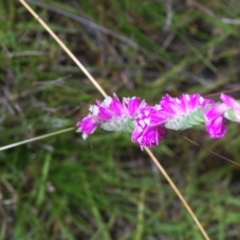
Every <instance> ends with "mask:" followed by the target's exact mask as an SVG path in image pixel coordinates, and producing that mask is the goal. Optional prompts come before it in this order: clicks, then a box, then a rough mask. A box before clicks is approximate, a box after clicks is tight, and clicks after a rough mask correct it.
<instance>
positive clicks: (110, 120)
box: [77, 94, 146, 139]
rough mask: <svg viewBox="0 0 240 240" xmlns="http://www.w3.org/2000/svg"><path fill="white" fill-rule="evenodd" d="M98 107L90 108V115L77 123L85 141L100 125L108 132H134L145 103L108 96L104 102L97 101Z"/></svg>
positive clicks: (136, 99)
mask: <svg viewBox="0 0 240 240" xmlns="http://www.w3.org/2000/svg"><path fill="white" fill-rule="evenodd" d="M96 103H97V105H92V106H90V109H89V111H90V114H89V115H88V116H87V117H85V118H83V119H82V120H81V121H79V122H78V123H77V127H78V132H82V133H83V139H86V138H87V136H88V135H90V134H92V133H93V132H94V131H95V130H96V128H97V126H98V124H100V126H101V127H102V128H103V129H105V130H108V131H124V132H131V133H132V131H133V129H134V127H135V125H134V116H135V114H136V112H137V111H138V110H139V109H141V108H143V107H145V106H146V103H145V101H144V100H143V101H142V100H141V99H140V98H139V97H132V98H123V100H122V101H120V100H119V99H118V97H117V95H115V94H114V96H113V98H112V97H109V96H107V97H106V98H105V100H104V101H102V102H101V101H99V100H96Z"/></svg>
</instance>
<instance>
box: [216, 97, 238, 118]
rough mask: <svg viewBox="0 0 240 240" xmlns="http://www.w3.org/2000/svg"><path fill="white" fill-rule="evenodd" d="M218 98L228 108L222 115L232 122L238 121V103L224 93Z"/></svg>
mask: <svg viewBox="0 0 240 240" xmlns="http://www.w3.org/2000/svg"><path fill="white" fill-rule="evenodd" d="M220 99H221V100H222V101H223V103H225V105H226V106H227V108H228V109H227V111H226V112H225V114H224V117H226V118H227V119H229V120H231V121H234V122H240V103H239V102H238V101H237V100H235V99H234V98H233V97H230V96H228V95H227V94H224V93H222V94H221V96H220Z"/></svg>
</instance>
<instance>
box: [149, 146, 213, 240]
mask: <svg viewBox="0 0 240 240" xmlns="http://www.w3.org/2000/svg"><path fill="white" fill-rule="evenodd" d="M144 149H145V151H146V152H147V154H148V155H149V156H150V157H151V159H152V160H153V162H154V163H155V164H156V166H157V168H158V169H159V170H160V172H161V173H162V174H163V176H164V177H165V178H166V179H167V181H168V183H169V184H170V185H171V187H172V189H173V190H174V192H175V193H176V194H177V195H178V197H179V199H180V200H181V202H182V203H183V205H184V207H185V208H186V209H187V211H188V212H189V214H190V215H191V217H192V218H193V220H194V222H195V223H196V225H197V226H198V228H199V230H200V231H201V233H202V235H203V236H204V238H205V239H206V240H210V238H209V237H208V235H207V233H206V231H205V230H204V228H203V227H202V225H201V223H200V222H199V220H198V219H197V217H196V215H195V214H194V212H193V210H192V209H191V208H190V206H189V205H188V203H187V202H186V200H185V199H184V197H183V195H182V194H181V193H180V191H179V190H178V188H177V187H176V185H175V184H174V182H173V181H172V180H171V178H170V177H169V175H168V174H167V172H166V171H165V169H164V168H163V167H162V165H161V164H160V163H159V161H158V160H157V158H156V157H155V156H154V155H153V153H152V152H151V151H150V149H149V148H146V147H144Z"/></svg>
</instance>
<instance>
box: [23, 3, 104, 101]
mask: <svg viewBox="0 0 240 240" xmlns="http://www.w3.org/2000/svg"><path fill="white" fill-rule="evenodd" d="M19 2H21V3H22V5H23V6H24V7H25V8H26V9H27V10H28V11H29V12H30V13H31V14H32V15H33V16H34V17H35V18H36V19H37V20H38V22H39V23H40V24H41V25H42V26H43V27H44V28H45V29H46V30H47V31H48V33H49V34H50V35H51V36H52V38H53V39H54V40H55V41H56V42H57V43H58V44H59V45H60V46H61V48H62V49H63V50H64V51H65V52H66V53H67V54H68V55H69V57H70V58H71V59H72V60H73V61H74V62H75V63H76V65H77V66H78V67H79V68H80V69H81V70H82V71H83V72H84V74H85V75H86V76H87V77H88V79H89V80H90V81H91V82H92V84H93V85H94V86H95V87H96V88H97V90H98V91H99V92H100V93H101V94H102V95H103V96H104V97H106V96H107V94H106V93H105V91H104V90H103V89H102V87H101V86H100V85H99V84H98V83H97V81H96V80H95V79H94V78H93V77H92V75H91V74H90V73H89V72H88V70H87V69H86V68H85V67H84V66H83V65H82V64H81V63H80V61H78V59H77V58H76V57H75V56H74V55H73V54H72V52H71V51H70V50H69V49H68V48H67V46H66V45H65V44H64V43H63V42H62V41H61V40H60V38H59V37H58V36H57V35H56V34H55V33H54V32H53V31H52V30H51V28H49V27H48V25H47V24H46V23H45V22H44V21H43V20H42V19H41V18H40V17H39V16H38V15H37V13H35V12H34V11H33V9H32V8H31V7H30V6H29V5H28V4H27V3H26V2H25V1H24V0H19Z"/></svg>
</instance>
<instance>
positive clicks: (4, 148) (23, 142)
mask: <svg viewBox="0 0 240 240" xmlns="http://www.w3.org/2000/svg"><path fill="white" fill-rule="evenodd" d="M74 129H75V128H74V127H71V128H65V129H62V130H59V131H56V132H52V133H48V134H44V135H42V136H39V137H35V138H30V139H27V140H24V141H21V142H17V143H13V144H9V145H7V146H4V147H0V151H3V150H6V149H9V148H12V147H16V146H19V145H22V144H25V143H29V142H33V141H37V140H40V139H44V138H48V137H51V136H54V135H58V134H61V133H65V132H69V131H72V130H74Z"/></svg>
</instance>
